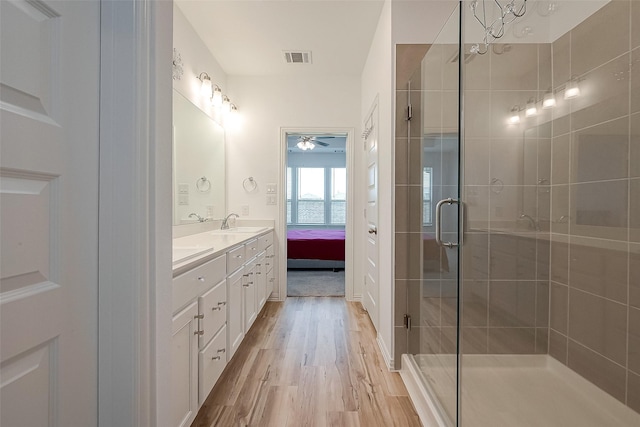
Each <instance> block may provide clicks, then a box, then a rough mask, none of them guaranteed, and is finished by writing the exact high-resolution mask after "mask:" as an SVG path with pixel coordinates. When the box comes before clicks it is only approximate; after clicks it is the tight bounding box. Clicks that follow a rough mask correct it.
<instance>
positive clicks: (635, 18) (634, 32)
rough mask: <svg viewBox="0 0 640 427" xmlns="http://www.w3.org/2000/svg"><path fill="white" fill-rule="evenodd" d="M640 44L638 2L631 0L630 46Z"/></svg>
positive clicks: (639, 7) (639, 8) (639, 10)
mask: <svg viewBox="0 0 640 427" xmlns="http://www.w3.org/2000/svg"><path fill="white" fill-rule="evenodd" d="M638 46H640V3H638V2H637V0H636V1H632V2H631V48H636V47H638Z"/></svg>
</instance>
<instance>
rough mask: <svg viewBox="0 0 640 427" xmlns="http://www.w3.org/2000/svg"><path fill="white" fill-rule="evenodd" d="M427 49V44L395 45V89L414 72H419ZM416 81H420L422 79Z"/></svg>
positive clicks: (428, 46)
mask: <svg viewBox="0 0 640 427" xmlns="http://www.w3.org/2000/svg"><path fill="white" fill-rule="evenodd" d="M429 48H430V45H427V44H398V45H396V87H398V88H399V87H401V86H402V85H404V84H405V83H406V82H407V80H409V79H410V78H411V77H412V76H413V74H414V73H415V72H416V70H418V71H420V64H421V63H422V59H423V58H424V56H425V54H427V53H428V51H429ZM429 71H432V70H429ZM429 75H431V73H430V74H429ZM417 80H418V81H421V80H422V79H417Z"/></svg>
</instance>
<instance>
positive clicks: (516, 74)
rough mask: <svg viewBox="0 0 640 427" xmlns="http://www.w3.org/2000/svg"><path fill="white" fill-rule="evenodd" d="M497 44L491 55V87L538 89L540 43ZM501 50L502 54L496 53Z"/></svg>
mask: <svg viewBox="0 0 640 427" xmlns="http://www.w3.org/2000/svg"><path fill="white" fill-rule="evenodd" d="M505 47H506V46H504V45H501V44H495V45H493V46H492V49H489V52H490V53H489V54H490V55H491V89H494V90H536V89H538V45H537V44H518V45H517V48H516V47H515V46H514V45H511V46H509V47H506V48H505ZM496 52H500V54H496Z"/></svg>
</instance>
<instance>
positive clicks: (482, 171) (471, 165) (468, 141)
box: [464, 138, 491, 185]
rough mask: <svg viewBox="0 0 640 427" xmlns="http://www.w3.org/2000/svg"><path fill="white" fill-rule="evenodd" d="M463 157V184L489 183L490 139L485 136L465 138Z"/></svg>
mask: <svg viewBox="0 0 640 427" xmlns="http://www.w3.org/2000/svg"><path fill="white" fill-rule="evenodd" d="M464 157H465V162H464V182H465V185H489V159H490V157H491V141H490V140H489V139H486V138H485V139H478V138H465V140H464Z"/></svg>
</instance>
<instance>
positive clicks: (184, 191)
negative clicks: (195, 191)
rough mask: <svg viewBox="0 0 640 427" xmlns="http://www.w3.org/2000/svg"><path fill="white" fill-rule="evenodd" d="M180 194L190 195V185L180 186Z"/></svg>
mask: <svg viewBox="0 0 640 427" xmlns="http://www.w3.org/2000/svg"><path fill="white" fill-rule="evenodd" d="M178 194H189V184H178Z"/></svg>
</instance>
